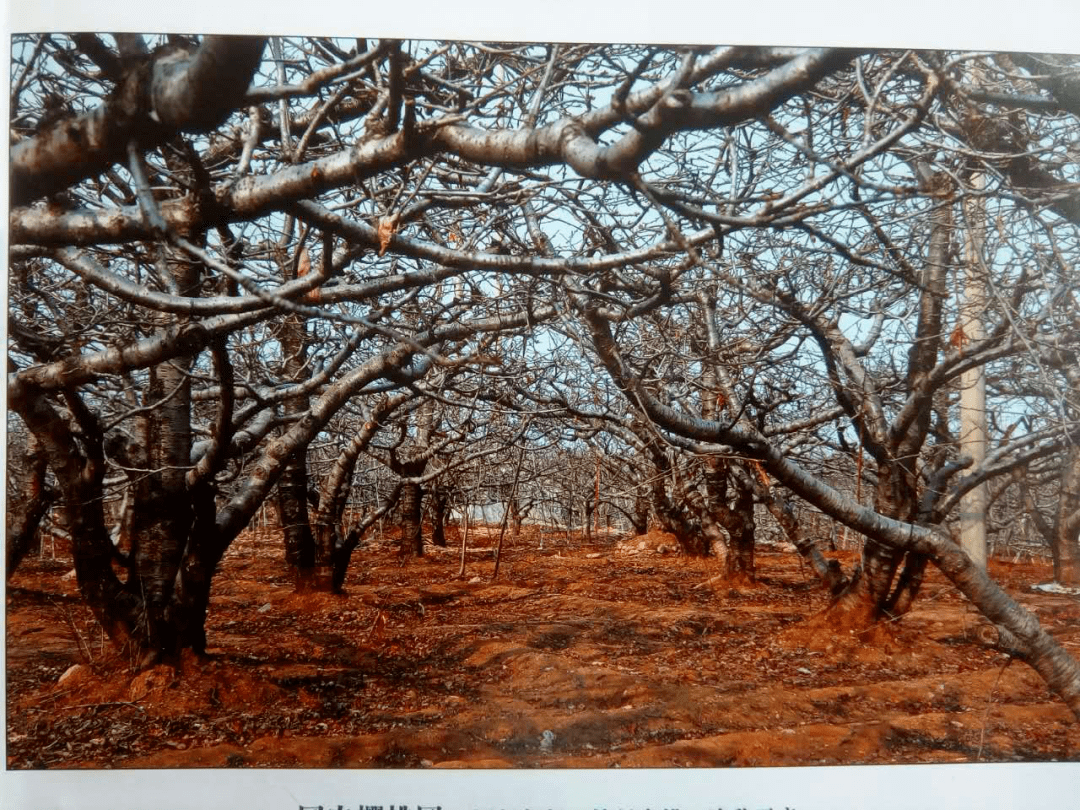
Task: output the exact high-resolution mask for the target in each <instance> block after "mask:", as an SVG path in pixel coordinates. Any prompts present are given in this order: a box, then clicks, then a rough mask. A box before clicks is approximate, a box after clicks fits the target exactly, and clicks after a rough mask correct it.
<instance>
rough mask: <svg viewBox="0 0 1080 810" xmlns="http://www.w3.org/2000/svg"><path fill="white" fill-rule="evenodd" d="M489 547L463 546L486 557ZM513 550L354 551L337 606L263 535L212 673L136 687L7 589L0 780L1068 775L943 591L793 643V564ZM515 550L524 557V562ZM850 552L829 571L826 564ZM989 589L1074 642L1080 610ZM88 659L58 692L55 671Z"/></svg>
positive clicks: (61, 608) (809, 587)
mask: <svg viewBox="0 0 1080 810" xmlns="http://www.w3.org/2000/svg"><path fill="white" fill-rule="evenodd" d="M481 542H483V541H481ZM537 545H538V543H537V541H536V538H535V537H533V538H530V539H523V540H522V541H521V542H520V543H519V546H518V547H517V548H511V549H510V550H509V552H508V553H507V554H506V556H505V557H504V559H503V562H502V570H501V574H500V578H499V580H498V581H496V582H491V581H489V577H490V574H491V571H492V563H491V559H490V554H488V553H473V554H471V555H470V562H469V568H468V571H467V575H466V576H467V578H466V579H464V580H455V579H454V578H453V577H454V574H455V573H456V572H457V568H458V558H457V555H456V552H455V551H452V550H449V551H436V552H434V553H432V554H431V555H430V556H429V557H427V558H426V559H423V560H421V561H419V562H416V563H413V564H410V565H408V566H402V565H400V564H399V563H398V562H397V559H396V558H395V556H394V553H393V547H394V542H393V538H390V537H387V538H385V540H384V542H383V543H381V544H375V545H369V546H368V547H366V548H362V549H360V550H359V551H358V552H357V554H356V557H355V558H354V570H353V571H352V574H351V577H350V580H349V582H348V585H347V588H348V595H347V596H346V597H335V596H329V595H315V596H300V595H296V594H293V593H292V592H291V589H290V587H289V585H288V583H287V580H286V577H285V570H284V563H283V559H282V551H281V543H280V540H279V538H278V537H277V536H276V535H275V534H273V533H269V532H263V533H257V534H247V535H245V536H244V537H242V538H241V539H240V540H239V541H237V543H235V544H234V546H233V548H232V549H230V551H229V553H228V555H227V557H226V559H225V561H224V563H223V569H222V571H221V574H220V575H219V577H218V579H217V580H215V589H214V596H213V601H212V608H211V614H210V617H209V622H208V633H209V639H210V645H211V646H210V649H209V653H210V655H209V657H208V659H206V660H202V661H199V660H194V659H192V660H189V661H186V662H185V664H184V667H183V671H182V672H177V671H176V670H173V669H171V668H169V667H159V668H157V669H154V670H150V671H148V672H144V673H141V674H138V675H136V674H135V673H133V672H132V671H131V670H130V669H129V666H128V663H127V662H125V661H121V660H118V657H117V656H116V655H115V654H114V653H112V652H111V648H110V647H109V645H108V644H107V643H106V642H105V641H104V639H102V638H101V635H100V632H99V631H98V630H96V629H95V625H94V622H93V620H92V618H91V617H90V615H89V612H88V611H87V610H86V609H85V608H84V607H82V605H81V604H80V603H79V601H78V599H77V592H76V586H75V583H74V581H73V579H71V578H67V579H64V578H63V575H64V574H65V572H67V571H68V570H69V567H70V564H69V562H66V561H64V560H60V561H58V562H56V563H52V562H47V561H37V560H32V561H28V562H27V563H26V564H25V568H24V570H21V571H20V572H19V573H18V574H17V575H16V576H15V577H14V578H13V580H12V582H11V583H9V587H8V591H7V666H8V672H7V674H8V695H7V700H8V729H7V733H8V767H9V768H15V769H20V768H42V767H49V768H58V767H64V768H70V767H94V768H97V767H155V768H172V767H189V766H190V767H216V766H234V767H239V766H274V767H279V766H280V767H446V768H451V767H509V766H513V767H605V766H611V767H615V766H618V767H663V766H707V767H717V766H724V765H820V764H853V763H900V762H903V763H916V762H956V761H975V760H983V761H1018V760H1067V759H1071V760H1078V759H1080V728H1078V726H1077V724H1075V723H1073V722H1072V718H1071V715H1070V714H1069V712H1068V711H1067V710H1066V709H1065V707H1064V705H1063V704H1061V703H1060V702H1059V701H1057V700H1056V699H1054V698H1053V697H1052V696H1051V695H1050V694H1049V693H1048V692H1047V691H1046V689H1045V687H1044V686H1043V684H1042V682H1041V681H1040V680H1039V678H1038V677H1037V676H1036V675H1035V674H1034V673H1033V672H1032V671H1031V670H1029V669H1028V668H1027V667H1025V666H1024V665H1022V664H1020V663H1013V664H1011V665H1009V666H1007V667H1004V669H1003V665H1004V664H1005V662H1006V659H1005V657H1004V656H1003V655H1000V654H998V653H995V652H993V651H989V650H987V649H986V648H985V647H984V646H983V645H981V644H980V643H979V641H978V638H979V633H980V628H983V627H985V626H986V625H985V622H984V621H983V620H981V619H980V618H979V617H978V616H977V614H975V613H974V612H973V611H972V610H971V609H970V608H968V607H967V606H966V605H965V604H964V603H963V602H962V601H961V600H960V598H959V597H958V596H957V595H956V593H955V591H954V590H953V589H952V588H951V586H949V585H948V584H947V583H945V582H944V580H942V579H941V578H940V577H939V576H938V575H936V573H935V574H933V575H931V576H930V577H929V580H928V583H927V585H926V587H925V588H924V595H923V597H922V599H921V600H920V601H919V602H918V603H917V607H916V610H914V611H913V612H912V613H911V614H909V615H908V616H906V617H905V618H904V619H903V621H902V622H899V623H897V624H896V625H894V626H891V627H887V628H880V629H877V630H875V631H874V633H873V637H872V638H866V639H860V638H856V637H855V636H852V635H833V634H830V633H818V634H816V635H810V634H808V633H806V632H805V631H804V630H802V629H801V628H800V627H799V623H800V621H801V620H802V619H804V618H805V617H808V616H810V615H812V614H813V613H814V612H816V611H817V610H819V609H821V608H822V607H823V606H824V604H825V596H824V594H822V593H820V592H819V590H818V589H817V588H816V587H815V586H814V584H813V582H812V581H811V578H810V576H809V574H808V573H807V572H806V571H805V570H803V569H802V568H801V566H800V563H799V560H798V558H797V557H796V556H795V555H793V554H790V553H783V552H779V551H777V552H774V553H769V552H766V551H762V552H759V556H758V564H759V572H760V581H759V582H758V583H757V584H756V585H753V586H750V587H743V588H739V589H730V588H728V587H726V586H725V585H724V584H723V583H721V582H719V581H717V580H716V579H714V577H715V575H716V574H717V569H716V568H715V567H714V566H715V564H713V563H708V562H701V561H694V560H690V561H688V560H687V559H685V558H682V557H679V556H677V555H670V554H669V555H662V554H657V553H655V551H654V550H653V548H652V547H651V546H647V547H646V548H644V549H641V550H639V549H638V545H639V542H638V541H637V540H635V541H630V542H627V543H622V544H620V545H618V546H616V545H615V544H614V541H611V542H606V543H600V544H597V545H593V546H584V545H575V546H574V547H568V546H567V544H566V540H565V537H563V536H561V535H560V536H558V537H552V538H548V539H547V540H546V541H545V545H546V549H545V550H543V551H539V550H537ZM526 548H527V549H528V550H526ZM849 562H850V560H847V559H845V564H848V563H849ZM992 570H993V573H994V574H995V575H996V576H997V578H998V579H999V581H1001V582H1002V583H1003V584H1004V585H1006V587H1008V588H1009V590H1010V592H1012V593H1013V594H1014V595H1016V596H1017V597H1018V598H1019V599H1021V601H1023V602H1024V603H1025V604H1026V605H1028V606H1029V607H1030V608H1032V609H1034V610H1036V611H1037V612H1038V614H1039V617H1040V620H1041V621H1042V622H1043V623H1044V626H1046V627H1048V628H1049V629H1050V630H1051V631H1052V632H1054V634H1055V635H1056V636H1057V637H1058V638H1059V639H1061V640H1062V641H1064V642H1065V643H1066V644H1068V645H1070V647H1071V649H1072V650H1073V651H1074V652H1077V651H1080V601H1078V600H1077V599H1076V598H1075V597H1069V596H1062V595H1050V594H1041V593H1033V592H1031V591H1030V585H1031V584H1034V583H1036V582H1042V581H1046V580H1047V579H1049V577H1050V573H1049V569H1048V567H1047V566H1046V565H1044V564H1041V563H1024V564H1016V565H1009V564H1004V563H998V562H995V563H994V564H993V569H992ZM75 664H82V666H81V667H80V668H79V669H77V670H74V671H73V672H70V673H69V674H68V676H67V678H66V679H65V680H64V681H63V682H62V683H58V680H59V679H60V677H61V675H62V674H64V673H65V672H67V671H68V670H69V669H70V668H71V667H72V666H73V665H75Z"/></svg>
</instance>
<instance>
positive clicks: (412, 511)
mask: <svg viewBox="0 0 1080 810" xmlns="http://www.w3.org/2000/svg"><path fill="white" fill-rule="evenodd" d="M423 503H424V490H423V488H422V487H421V486H420V485H419V484H415V483H412V482H406V483H405V484H404V486H402V488H401V501H400V506H401V547H400V548H401V551H400V553H401V556H403V557H420V556H422V555H423V553H424V535H423V525H422V519H423Z"/></svg>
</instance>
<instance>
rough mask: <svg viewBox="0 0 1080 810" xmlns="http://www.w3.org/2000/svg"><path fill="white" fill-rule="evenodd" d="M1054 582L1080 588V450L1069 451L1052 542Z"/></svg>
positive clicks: (1062, 478)
mask: <svg viewBox="0 0 1080 810" xmlns="http://www.w3.org/2000/svg"><path fill="white" fill-rule="evenodd" d="M1050 549H1051V553H1052V554H1053V557H1054V581H1056V582H1058V583H1059V584H1061V585H1067V586H1069V587H1078V586H1080V448H1077V447H1073V448H1071V449H1070V450H1069V452H1068V454H1067V456H1066V458H1065V461H1064V463H1063V469H1062V474H1061V489H1060V492H1059V494H1058V506H1057V510H1056V512H1055V514H1054V533H1053V537H1052V538H1051V542H1050Z"/></svg>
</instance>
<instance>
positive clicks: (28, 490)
mask: <svg viewBox="0 0 1080 810" xmlns="http://www.w3.org/2000/svg"><path fill="white" fill-rule="evenodd" d="M11 462H12V459H11V458H10V456H9V459H8V465H9V466H8V475H12V474H13V470H12V466H11ZM20 463H21V464H24V465H26V468H27V469H26V472H27V477H26V481H25V483H24V484H23V486H22V491H21V492H20V493H19V496H18V498H16V499H12V498H10V497H9V498H8V506H7V510H8V512H7V549H6V551H7V578H8V579H9V580H10V579H11V576H12V574H14V573H15V570H16V569H17V568H18V567H19V563H21V562H22V561H23V558H24V557H26V555H27V554H28V553H29V552H30V550H31V549H32V548H34V546H35V541H37V542H38V543H40V542H41V540H40V537H39V535H38V528H39V527H40V525H41V521H42V519H43V518H44V517H45V515H46V514H47V513H48V511H49V508H50V507H51V506H52V504H53V502H54V501H55V500H56V492H55V490H53V489H52V488H50V487H49V486H48V484H47V483H46V476H47V474H48V469H49V459H48V456H47V455H46V453H45V449H44V448H43V447H42V446H41V443H40V442H39V441H38V439H37V437H35V436H34V434H32V433H31V434H30V436H29V438H28V440H27V446H26V457H25V458H24V459H23V460H22V461H21V462H20ZM12 501H14V502H12Z"/></svg>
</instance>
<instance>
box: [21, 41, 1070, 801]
mask: <svg viewBox="0 0 1080 810" xmlns="http://www.w3.org/2000/svg"><path fill="white" fill-rule="evenodd" d="M257 23H258V21H257V20H254V21H252V24H253V25H257ZM352 33H355V32H349V34H348V35H341V36H309V35H303V36H283V35H268V36H256V35H224V34H213V33H207V34H192V33H183V34H175V33H170V34H161V33H145V34H136V33H109V32H107V31H101V32H98V33H90V32H80V33H59V32H53V33H41V32H36V33H15V34H13V35H12V36H11V38H10V64H9V71H10V86H9V91H10V113H9V116H10V117H9V128H10V129H9V143H10V159H9V205H10V208H9V214H8V224H7V235H8V265H7V280H6V281H7V284H6V288H7V300H8V312H7V327H6V328H7V351H8V354H7V363H8V365H7V371H8V375H7V386H6V396H7V400H6V401H7V420H6V421H7V425H6V435H7V440H6V494H7V509H6V539H5V556H6V563H5V565H6V567H5V576H6V587H5V596H6V599H5V614H6V618H5V622H6V628H5V629H6V632H5V636H6V644H5V647H6V659H5V668H6V675H5V678H6V681H5V683H6V694H5V701H6V728H5V735H6V769H7V770H8V771H9V772H11V771H16V772H17V771H34V772H41V771H54V770H55V771H72V770H77V771H79V770H84V769H90V770H101V769H169V770H171V769H189V768H199V769H231V770H243V769H295V770H308V769H351V770H356V769H362V770H379V769H395V770H410V771H421V770H430V769H485V770H488V771H495V770H499V769H581V768H588V769H695V768H708V769H717V768H723V769H732V770H743V769H755V768H763V767H776V766H798V767H803V766H836V765H849V766H850V765H913V764H922V765H926V764H939V765H945V764H949V763H952V764H955V763H968V764H971V763H1055V762H1056V763H1068V762H1072V763H1076V762H1078V761H1080V724H1078V718H1080V357H1078V355H1080V306H1078V296H1080V290H1078V289H1077V287H1078V279H1080V276H1078V273H1077V269H1076V268H1077V264H1078V258H1080V57H1077V56H1070V55H1064V54H1060V53H1041V52H1008V53H1006V52H999V51H992V52H991V51H985V50H984V51H975V50H955V51H950V50H929V49H916V50H905V49H903V48H897V49H882V48H852V47H809V46H806V47H803V46H800V47H793V46H782V47H781V46H769V45H724V44H709V45H702V44H691V45H678V44H672V43H664V44H656V45H652V44H648V43H637V44H612V43H608V42H602V43H597V42H572V41H562V42H551V41H548V42H534V41H487V40H484V41H479V40H478V41H466V40H458V39H447V40H432V39H404V38H378V37H368V38H363V37H356V36H353V35H352ZM368 33H369V34H370V33H378V31H370V32H368ZM946 773H948V771H947V769H946ZM1074 773H1075V771H1074ZM594 778H595V777H594ZM355 798H356V797H355V796H353V795H350V796H348V797H346V798H343V799H339V800H338V801H337V802H335V803H334V805H335V806H336V805H337V804H339V803H341V804H344V803H346V802H347V801H353V799H355ZM398 798H400V799H401V800H402V801H406V802H408V804H407V805H406V806H407V807H409V808H410V810H417V808H418V807H420V810H426V808H424V807H423V806H422V805H421V806H418V805H417V802H416V799H417V798H418V796H417V795H412V796H410V795H403V796H400V797H398V796H390V795H387V796H383V797H381V798H380V800H379V803H385V804H386V805H387V806H389V804H390V803H391V802H393V803H394V804H396V803H397V802H396V800H397V799H398ZM521 800H522V802H526V803H527V801H531V800H532V799H531V798H529V797H522V799H521ZM319 801H320V802H322V799H320V800H319ZM326 801H327V802H328V801H329V798H327V799H326ZM675 801H677V800H675ZM323 803H324V804H325V802H323ZM317 804H319V802H314V803H312V805H311V806H312V807H314V806H316V805H317ZM354 804H355V802H354ZM449 804H450V803H449V802H447V801H442V802H441V805H442V807H448V806H449ZM300 805H301V806H305V805H304V804H303V800H301V801H300ZM432 805H433V807H434V805H435V802H434V801H433V802H432ZM289 806H291V807H295V806H297V803H294V802H292V801H291V800H290V802H289ZM326 806H327V807H330V806H331V805H329V804H327V805H326ZM590 806H591V805H590ZM671 806H672V807H677V806H678V804H677V803H676V804H673V805H671ZM800 807H802V806H801V805H800ZM515 810H520V808H515ZM612 810H614V808H612ZM777 810H779V808H778V809H777Z"/></svg>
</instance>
